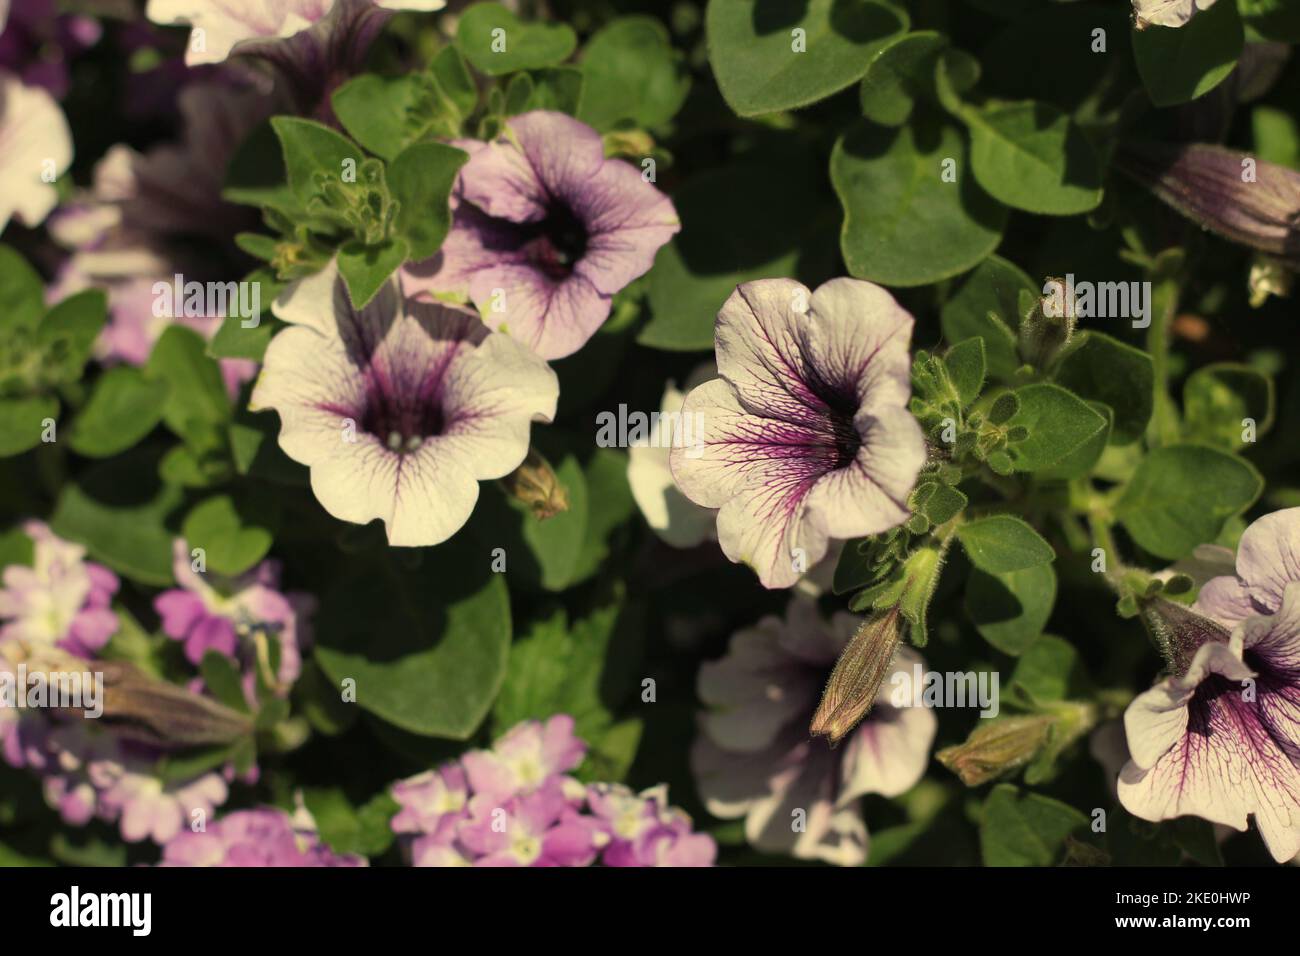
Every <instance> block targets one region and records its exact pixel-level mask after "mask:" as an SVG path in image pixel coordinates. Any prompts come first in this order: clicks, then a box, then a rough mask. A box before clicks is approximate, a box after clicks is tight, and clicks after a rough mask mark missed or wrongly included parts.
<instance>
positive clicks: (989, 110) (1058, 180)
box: [961, 101, 1101, 216]
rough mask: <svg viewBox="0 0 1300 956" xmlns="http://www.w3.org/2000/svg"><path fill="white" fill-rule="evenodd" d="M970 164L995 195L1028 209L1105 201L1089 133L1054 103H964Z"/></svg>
mask: <svg viewBox="0 0 1300 956" xmlns="http://www.w3.org/2000/svg"><path fill="white" fill-rule="evenodd" d="M961 117H962V119H963V120H965V122H966V124H967V126H968V127H969V128H970V134H971V156H970V161H971V168H972V170H973V171H974V173H975V179H976V180H977V181H978V182H979V184H980V185H981V186H983V187H984V188H985V189H986V190H987V191H988V193H989V195H991V196H992V197H993V198H994V199H997V200H999V201H1000V202H1004V203H1006V204H1007V205H1008V206H1013V207H1015V208H1016V209H1024V210H1026V211H1028V212H1036V213H1043V214H1046V215H1053V216H1069V215H1074V214H1076V213H1081V212H1087V211H1088V210H1090V209H1095V208H1096V207H1097V205H1098V204H1099V203H1100V202H1101V167H1100V164H1099V162H1098V160H1097V153H1096V151H1095V150H1094V149H1093V148H1092V144H1091V143H1090V142H1088V140H1087V137H1085V136H1084V135H1083V133H1082V132H1080V131H1079V129H1078V128H1077V127H1076V126H1075V125H1074V123H1073V122H1071V120H1070V118H1069V117H1068V116H1066V115H1065V114H1064V113H1062V112H1061V111H1060V110H1058V109H1057V108H1056V107H1055V106H1049V105H1048V104H1046V103H1037V102H1032V101H1030V102H1023V103H1005V104H999V105H997V106H990V107H986V108H984V109H975V108H966V109H964V110H962V112H961Z"/></svg>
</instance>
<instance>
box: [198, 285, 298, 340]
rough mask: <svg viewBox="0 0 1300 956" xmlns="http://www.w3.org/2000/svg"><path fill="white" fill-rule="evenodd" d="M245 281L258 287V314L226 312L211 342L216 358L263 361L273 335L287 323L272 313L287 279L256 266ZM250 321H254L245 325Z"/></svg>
mask: <svg viewBox="0 0 1300 956" xmlns="http://www.w3.org/2000/svg"><path fill="white" fill-rule="evenodd" d="M244 282H246V283H249V284H250V286H252V287H254V288H256V290H257V291H256V296H257V298H256V302H257V314H256V315H254V316H249V317H247V318H246V317H244V316H239V315H228V316H226V318H225V319H223V320H222V322H221V327H220V328H219V329H217V334H216V335H214V336H213V337H212V340H211V341H210V342H208V348H207V352H208V355H210V356H212V357H213V358H216V359H223V358H232V359H252V360H253V361H255V362H260V361H262V356H263V355H265V354H266V347H267V346H268V345H270V344H271V339H272V337H274V335H275V333H276V332H278V331H279V330H280V329H281V328H283V327H284V323H282V322H281V321H280V320H279V319H277V318H275V317H274V316H273V315H272V314H271V303H272V302H274V301H275V297H276V296H277V295H279V294H280V290H281V289H282V288H283V287H284V283H282V282H280V281H279V280H278V279H277V278H276V277H275V273H274V272H273V271H272V270H271V269H256V270H254V271H253V272H252V273H250V274H249V275H248V277H247V278H245V279H244ZM246 322H247V323H250V324H248V325H245V323H246Z"/></svg>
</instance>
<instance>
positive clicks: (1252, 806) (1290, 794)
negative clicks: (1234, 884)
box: [1119, 643, 1300, 862]
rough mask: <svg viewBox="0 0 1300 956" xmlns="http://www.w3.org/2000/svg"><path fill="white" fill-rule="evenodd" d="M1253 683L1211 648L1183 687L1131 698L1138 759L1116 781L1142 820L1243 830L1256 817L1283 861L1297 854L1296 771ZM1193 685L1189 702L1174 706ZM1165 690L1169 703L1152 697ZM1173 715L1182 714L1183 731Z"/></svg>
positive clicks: (1224, 653)
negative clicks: (1248, 685)
mask: <svg viewBox="0 0 1300 956" xmlns="http://www.w3.org/2000/svg"><path fill="white" fill-rule="evenodd" d="M1251 676H1252V672H1251V671H1250V670H1249V668H1247V667H1246V665H1245V664H1244V663H1243V662H1242V661H1241V660H1240V659H1239V658H1237V656H1236V655H1235V654H1233V653H1232V652H1231V651H1230V650H1229V649H1228V648H1227V646H1226V645H1223V644H1218V643H1210V644H1206V645H1203V646H1202V647H1201V648H1200V650H1198V651H1197V655H1196V658H1195V659H1194V661H1193V664H1192V668H1191V669H1190V670H1189V672H1188V675H1187V677H1186V678H1184V679H1183V681H1181V682H1178V681H1176V680H1174V679H1172V678H1171V679H1169V680H1168V681H1165V682H1163V685H1157V687H1156V688H1153V690H1152V691H1148V692H1147V694H1143V695H1141V696H1140V697H1139V698H1138V699H1137V700H1136V701H1134V703H1133V704H1132V705H1130V707H1129V710H1128V712H1126V714H1125V728H1126V730H1127V735H1128V743H1129V748H1130V751H1131V752H1132V754H1133V760H1132V761H1130V763H1129V764H1128V765H1127V766H1125V768H1124V770H1123V772H1122V773H1121V775H1120V780H1119V798H1120V802H1121V803H1122V804H1123V806H1124V808H1125V809H1126V810H1128V811H1129V812H1130V813H1132V814H1134V815H1135V816H1138V817H1141V818H1142V819H1144V820H1152V821H1159V820H1167V819H1172V818H1174V817H1179V816H1186V815H1192V816H1199V817H1202V818H1203V819H1206V820H1209V821H1210V822H1212V823H1219V824H1223V825H1225V826H1231V827H1234V828H1235V829H1237V830H1245V829H1246V825H1247V818H1248V816H1250V815H1254V817H1255V823H1256V825H1257V826H1258V827H1259V830H1260V834H1261V835H1262V836H1263V838H1264V842H1265V844H1266V845H1267V846H1268V848H1269V851H1270V852H1271V853H1272V854H1273V857H1274V858H1275V859H1276V860H1278V861H1279V862H1282V861H1284V860H1288V859H1290V858H1291V857H1293V856H1295V855H1296V853H1297V852H1300V770H1297V768H1296V767H1295V765H1294V764H1293V763H1292V762H1291V760H1290V758H1289V757H1288V755H1287V754H1286V753H1285V751H1284V750H1283V749H1282V748H1281V747H1280V746H1279V743H1278V741H1277V740H1276V739H1275V738H1274V737H1273V736H1272V734H1271V733H1270V729H1269V727H1268V726H1267V724H1266V723H1265V722H1264V720H1263V714H1264V711H1263V710H1262V708H1261V707H1260V706H1259V705H1258V704H1257V703H1256V702H1255V701H1253V700H1247V699H1246V698H1247V695H1246V694H1245V693H1244V686H1243V684H1242V681H1244V680H1245V679H1246V678H1247V677H1251ZM1188 687H1190V688H1192V693H1191V694H1190V696H1188V697H1187V698H1186V700H1185V702H1184V703H1182V704H1178V703H1176V701H1178V700H1179V699H1180V698H1181V697H1182V696H1183V694H1184V693H1185V689H1186V688H1188ZM1162 689H1163V691H1164V699H1163V700H1161V699H1159V698H1158V697H1156V696H1153V695H1154V692H1156V691H1160V690H1162ZM1176 710H1177V711H1182V713H1183V714H1184V715H1185V717H1184V720H1185V725H1184V727H1185V729H1184V730H1182V732H1181V733H1177V734H1175V733H1174V731H1175V730H1176V723H1175V719H1174V718H1173V717H1172V716H1171V713H1172V712H1173V711H1176ZM1166 741H1168V742H1169V746H1168V747H1167V749H1166V750H1165V751H1164V752H1163V754H1161V755H1159V757H1158V759H1156V760H1155V761H1154V762H1153V763H1150V764H1149V766H1147V767H1145V768H1144V767H1143V766H1142V762H1143V761H1148V762H1149V761H1151V758H1152V755H1153V754H1155V753H1156V751H1158V750H1159V747H1160V746H1161V744H1163V743H1165V742H1166Z"/></svg>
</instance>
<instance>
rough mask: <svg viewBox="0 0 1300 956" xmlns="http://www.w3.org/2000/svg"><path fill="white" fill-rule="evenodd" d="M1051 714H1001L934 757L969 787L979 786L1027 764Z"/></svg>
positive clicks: (1042, 741) (1044, 736)
mask: <svg viewBox="0 0 1300 956" xmlns="http://www.w3.org/2000/svg"><path fill="white" fill-rule="evenodd" d="M1053 720H1054V718H1053V717H1052V716H1051V715H1050V714H1029V715H1025V716H1020V717H1004V718H1002V719H1001V720H994V721H991V722H986V723H981V724H980V726H978V727H976V728H975V729H974V730H973V731H971V735H970V736H969V737H967V738H966V742H965V743H961V744H958V745H957V746H955V747H945V748H944V749H943V750H940V751H939V752H938V753H937V754H935V757H936V758H938V760H939V762H940V763H941V764H943V765H944V766H945V767H947V768H948V769H949V770H951V771H952V772H953V773H955V774H956V775H957V776H958V777H960V778H961V782H962V783H964V784H966V786H968V787H978V786H979V785H980V784H982V783H986V782H988V781H989V780H992V779H994V778H995V777H1000V776H1002V774H1004V773H1006V772H1007V771H1010V770H1014V769H1016V768H1017V767H1022V766H1024V765H1025V764H1027V763H1029V761H1030V760H1032V759H1033V758H1034V757H1035V756H1036V755H1037V754H1038V752H1039V750H1041V749H1042V747H1043V745H1044V744H1045V743H1047V735H1048V732H1049V731H1050V730H1051V729H1052V723H1053Z"/></svg>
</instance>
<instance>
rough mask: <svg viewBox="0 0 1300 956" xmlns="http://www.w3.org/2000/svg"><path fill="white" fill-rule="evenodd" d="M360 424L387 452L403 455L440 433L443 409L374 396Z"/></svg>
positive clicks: (417, 402) (426, 404) (416, 402)
mask: <svg viewBox="0 0 1300 956" xmlns="http://www.w3.org/2000/svg"><path fill="white" fill-rule="evenodd" d="M360 425H361V428H362V430H363V431H366V432H369V433H370V434H371V435H374V436H375V437H376V438H378V439H379V440H380V441H381V442H383V443H384V445H385V446H386V447H387V448H388V450H389V451H394V452H397V453H398V454H399V455H406V454H410V453H411V452H413V451H416V450H418V449H419V447H420V446H421V445H423V444H424V442H425V439H428V438H433V437H434V436H436V435H440V434H442V428H443V420H442V409H441V408H439V407H438V406H437V405H436V404H434V403H432V402H420V401H398V400H394V399H392V398H390V397H388V396H384V395H377V396H375V397H374V398H372V399H371V400H370V402H369V403H368V404H367V405H366V410H365V412H364V413H363V414H362V416H361V422H360Z"/></svg>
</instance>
